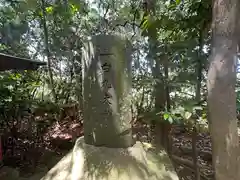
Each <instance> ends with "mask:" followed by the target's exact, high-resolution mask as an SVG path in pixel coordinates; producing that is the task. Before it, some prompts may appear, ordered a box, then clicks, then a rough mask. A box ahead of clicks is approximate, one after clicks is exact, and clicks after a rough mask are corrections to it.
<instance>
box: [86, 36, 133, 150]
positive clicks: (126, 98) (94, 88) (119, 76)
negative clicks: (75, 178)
mask: <svg viewBox="0 0 240 180" xmlns="http://www.w3.org/2000/svg"><path fill="white" fill-rule="evenodd" d="M82 64H83V69H82V72H83V73H82V77H83V88H82V89H83V116H84V118H83V119H84V138H85V142H86V143H87V144H91V145H95V146H104V147H112V148H118V147H129V146H132V145H133V140H132V131H131V123H130V122H131V47H130V43H128V42H127V41H125V40H123V39H121V38H120V37H118V36H112V35H108V36H106V35H98V36H93V37H92V39H91V40H89V41H88V42H87V43H86V44H85V46H84V48H83V57H82Z"/></svg>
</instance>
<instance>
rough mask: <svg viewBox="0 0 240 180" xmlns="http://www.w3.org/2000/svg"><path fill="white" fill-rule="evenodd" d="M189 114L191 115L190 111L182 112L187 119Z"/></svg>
mask: <svg viewBox="0 0 240 180" xmlns="http://www.w3.org/2000/svg"><path fill="white" fill-rule="evenodd" d="M191 116H192V113H190V112H188V111H187V112H185V114H184V117H185V119H189V118H190V117H191Z"/></svg>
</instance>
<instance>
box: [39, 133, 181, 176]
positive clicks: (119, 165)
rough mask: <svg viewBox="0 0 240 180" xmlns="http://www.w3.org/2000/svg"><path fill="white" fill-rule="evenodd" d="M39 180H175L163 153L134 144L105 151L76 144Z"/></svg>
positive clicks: (80, 139) (169, 162)
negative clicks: (70, 151) (69, 152)
mask: <svg viewBox="0 0 240 180" xmlns="http://www.w3.org/2000/svg"><path fill="white" fill-rule="evenodd" d="M42 180H179V179H178V177H177V175H176V172H175V170H174V168H173V165H172V164H171V161H170V159H169V157H168V156H167V154H166V152H165V151H164V150H158V151H157V150H155V149H154V148H152V147H150V144H142V143H141V142H137V143H136V144H135V145H134V146H133V147H129V148H126V149H123V148H105V147H95V146H92V145H88V144H85V143H84V138H83V137H81V138H79V139H78V140H77V141H76V144H75V146H74V149H73V152H72V153H71V155H70V154H69V155H67V156H66V157H65V158H63V159H62V160H61V161H60V162H59V163H58V164H57V165H56V166H55V167H54V168H53V169H51V170H50V171H49V172H48V174H47V175H46V176H45V177H44V178H42Z"/></svg>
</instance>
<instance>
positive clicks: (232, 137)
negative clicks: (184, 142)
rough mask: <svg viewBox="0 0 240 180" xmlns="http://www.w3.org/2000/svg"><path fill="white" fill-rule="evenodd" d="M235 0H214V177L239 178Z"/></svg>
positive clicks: (211, 107) (210, 99) (211, 72)
mask: <svg viewBox="0 0 240 180" xmlns="http://www.w3.org/2000/svg"><path fill="white" fill-rule="evenodd" d="M237 3H238V0H228V1H223V0H215V2H214V5H213V37H212V38H213V43H212V52H211V53H212V54H211V62H210V67H209V71H208V82H207V86H208V107H209V125H210V133H211V138H212V151H213V167H214V169H215V178H216V180H227V179H229V180H230V179H231V180H239V179H240V176H239V172H238V171H239V167H238V160H237V159H238V147H239V145H238V133H237V119H236V94H235V83H236V59H235V57H236V53H237V39H238V38H237V36H236V24H237V22H236V18H237Z"/></svg>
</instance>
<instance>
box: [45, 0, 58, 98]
mask: <svg viewBox="0 0 240 180" xmlns="http://www.w3.org/2000/svg"><path fill="white" fill-rule="evenodd" d="M45 8H46V6H45V1H44V0H42V13H43V15H42V25H43V30H44V39H45V49H46V54H47V62H48V74H49V79H50V87H51V90H52V94H53V97H54V100H55V102H57V94H56V91H55V88H54V85H53V84H54V83H53V73H52V67H51V60H50V58H51V54H50V51H49V46H48V29H47V23H46V10H45Z"/></svg>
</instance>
